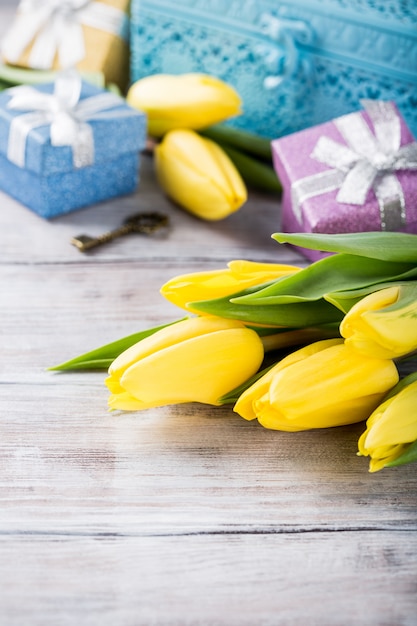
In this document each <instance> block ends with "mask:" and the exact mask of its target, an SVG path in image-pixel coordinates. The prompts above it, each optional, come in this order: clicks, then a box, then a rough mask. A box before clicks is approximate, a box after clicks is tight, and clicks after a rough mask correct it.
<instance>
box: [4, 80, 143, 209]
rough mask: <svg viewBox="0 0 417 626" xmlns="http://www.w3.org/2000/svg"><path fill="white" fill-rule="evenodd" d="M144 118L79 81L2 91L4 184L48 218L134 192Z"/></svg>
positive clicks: (112, 96)
mask: <svg viewBox="0 0 417 626" xmlns="http://www.w3.org/2000/svg"><path fill="white" fill-rule="evenodd" d="M145 140H146V117H145V115H144V114H143V113H141V112H139V111H137V110H135V109H132V108H131V107H129V106H128V105H127V104H126V102H125V100H124V99H123V98H121V97H119V96H117V95H116V94H114V93H110V92H109V91H105V90H103V89H101V88H99V87H96V86H94V85H91V84H89V83H87V82H84V81H82V80H81V78H80V76H79V74H78V73H77V72H75V71H71V70H67V71H63V72H62V73H59V74H58V75H57V78H56V80H55V82H54V83H48V84H44V85H37V86H36V87H32V86H28V85H20V86H18V87H12V88H11V89H6V90H4V91H2V92H1V93H0V189H1V190H2V191H4V192H6V193H7V194H9V195H10V196H12V197H14V198H15V199H16V200H18V201H20V202H21V203H22V204H24V205H26V206H27V207H28V208H30V209H32V210H33V211H34V212H35V213H37V214H38V215H40V216H41V217H44V218H53V217H56V216H59V215H62V214H65V213H68V212H70V211H73V210H75V209H80V208H82V207H86V206H89V205H92V204H96V203H98V202H102V201H104V200H107V199H110V198H114V197H116V196H121V195H125V194H130V193H133V192H134V191H135V190H136V188H137V186H138V182H139V168H140V151H141V150H142V148H143V147H144V144H145Z"/></svg>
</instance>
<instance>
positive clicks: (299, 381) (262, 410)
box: [234, 338, 398, 431]
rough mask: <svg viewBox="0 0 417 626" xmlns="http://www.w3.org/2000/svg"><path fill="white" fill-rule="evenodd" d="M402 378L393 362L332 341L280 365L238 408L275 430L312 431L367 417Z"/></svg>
mask: <svg viewBox="0 0 417 626" xmlns="http://www.w3.org/2000/svg"><path fill="white" fill-rule="evenodd" d="M397 382H398V372H397V369H396V367H395V365H394V363H393V362H392V361H389V360H382V359H370V358H367V357H363V356H362V355H359V354H358V353H357V352H355V351H354V350H351V349H350V348H348V347H347V346H346V345H344V343H343V339H340V338H338V339H327V340H324V341H318V342H316V343H313V344H310V345H309V346H306V347H305V348H302V349H301V350H297V351H296V352H293V353H292V354H290V355H289V356H288V357H286V358H284V359H283V360H282V361H280V362H279V363H277V364H276V365H275V366H274V367H273V368H272V369H271V370H269V371H268V372H267V373H266V374H265V375H264V376H263V377H262V378H260V379H259V380H258V381H257V382H256V383H254V385H252V386H251V387H249V389H247V390H246V391H245V392H244V393H243V394H242V396H241V397H240V398H239V400H238V401H237V403H236V405H235V407H234V410H235V411H236V412H237V413H238V414H239V415H241V416H242V417H244V418H245V419H247V420H251V419H255V418H258V421H259V422H260V423H261V424H262V425H263V426H265V427H266V428H272V429H274V430H286V431H297V430H308V429H312V428H327V427H331V426H341V425H343V424H353V423H354V422H359V421H362V420H365V419H366V418H367V417H368V415H370V413H371V412H372V411H373V410H374V409H375V407H376V406H377V405H378V403H379V402H380V401H381V399H382V397H383V396H384V395H385V393H386V392H387V391H388V390H389V389H391V388H392V387H393V386H394V385H395V384H396V383H397Z"/></svg>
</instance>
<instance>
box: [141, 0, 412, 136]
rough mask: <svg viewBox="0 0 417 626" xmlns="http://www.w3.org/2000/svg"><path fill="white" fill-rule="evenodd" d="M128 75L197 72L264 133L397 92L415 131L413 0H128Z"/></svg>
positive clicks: (242, 122)
mask: <svg viewBox="0 0 417 626" xmlns="http://www.w3.org/2000/svg"><path fill="white" fill-rule="evenodd" d="M130 45H131V80H133V81H136V80H138V79H140V78H142V77H144V76H148V75H150V74H157V73H168V74H181V73H185V72H204V73H207V74H212V75H214V76H216V77H219V78H221V79H223V80H225V81H226V82H227V83H229V84H230V85H232V86H233V87H235V88H236V90H237V91H238V92H239V94H240V96H241V97H242V100H243V110H244V114H243V115H242V116H240V117H238V118H236V119H235V120H233V122H231V123H233V125H235V126H238V127H241V128H244V129H246V130H250V131H253V132H256V133H258V134H260V135H263V136H265V137H269V138H275V137H280V136H282V135H286V134H289V133H293V132H296V131H298V130H302V129H304V128H308V127H310V126H315V125H317V124H321V123H323V122H327V121H329V120H332V119H333V118H335V117H339V116H341V115H344V114H346V113H351V112H354V111H357V110H358V109H359V108H360V101H361V100H362V99H378V100H394V101H395V102H396V103H397V106H398V107H399V109H400V111H401V113H402V115H403V116H404V118H405V119H406V121H407V123H408V125H409V127H410V129H411V131H412V132H413V133H414V135H416V136H417V2H416V0H132V2H131V44H130Z"/></svg>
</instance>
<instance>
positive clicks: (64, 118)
mask: <svg viewBox="0 0 417 626" xmlns="http://www.w3.org/2000/svg"><path fill="white" fill-rule="evenodd" d="M81 85H82V83H81V79H80V77H79V75H78V74H77V73H76V72H73V71H67V72H62V74H59V75H58V77H57V79H56V81H55V87H54V93H53V94H47V93H43V92H40V91H38V90H37V89H34V88H33V87H29V86H27V85H20V86H19V87H12V88H11V89H7V90H6V91H5V92H4V93H6V94H8V95H10V96H11V99H10V101H9V102H8V104H7V108H9V109H12V110H17V111H27V112H26V113H23V114H22V115H17V116H16V117H13V119H12V121H11V124H10V129H9V139H8V148H7V158H8V159H9V161H11V162H12V163H14V164H15V165H18V166H19V167H24V166H25V153H26V142H27V137H28V135H29V133H30V132H31V131H32V130H34V129H35V128H37V127H39V126H46V125H50V127H51V128H50V138H51V145H52V146H70V147H71V148H72V152H73V164H74V167H76V168H80V167H86V166H87V165H92V164H93V163H94V137H93V130H92V128H91V126H90V124H88V123H87V120H97V119H109V118H111V117H122V116H123V117H125V116H130V115H134V114H135V111H133V110H131V109H128V108H126V109H125V110H123V109H122V110H120V109H118V110H115V111H107V109H113V108H114V107H120V105H122V104H123V103H124V100H123V99H122V98H120V97H119V96H116V95H115V94H113V93H110V92H103V93H100V94H97V95H95V96H91V97H89V98H84V99H82V100H80V95H81Z"/></svg>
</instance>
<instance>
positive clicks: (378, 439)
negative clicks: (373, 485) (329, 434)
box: [358, 381, 417, 472]
mask: <svg viewBox="0 0 417 626" xmlns="http://www.w3.org/2000/svg"><path fill="white" fill-rule="evenodd" d="M400 385H401V383H399V385H398V386H400ZM394 391H395V389H394V390H393V393H392V394H389V398H388V399H387V400H386V401H385V402H383V403H382V404H381V405H380V406H378V408H377V409H375V411H374V412H373V413H372V415H371V416H370V417H369V419H368V420H367V422H366V430H365V432H364V433H363V434H362V436H361V437H360V439H359V442H358V447H359V455H360V456H369V457H370V463H369V471H370V472H377V471H378V470H381V469H382V468H383V467H385V466H386V465H388V464H389V463H391V462H392V461H395V460H396V459H398V457H400V456H401V455H402V454H403V453H404V452H405V451H406V450H407V448H408V447H409V446H410V444H411V443H413V442H414V441H416V440H417V381H414V382H412V383H410V384H408V385H406V386H405V387H402V388H401V391H399V392H398V393H394Z"/></svg>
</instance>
